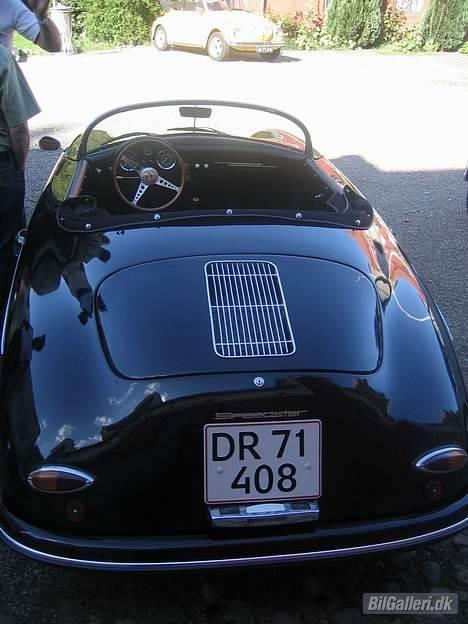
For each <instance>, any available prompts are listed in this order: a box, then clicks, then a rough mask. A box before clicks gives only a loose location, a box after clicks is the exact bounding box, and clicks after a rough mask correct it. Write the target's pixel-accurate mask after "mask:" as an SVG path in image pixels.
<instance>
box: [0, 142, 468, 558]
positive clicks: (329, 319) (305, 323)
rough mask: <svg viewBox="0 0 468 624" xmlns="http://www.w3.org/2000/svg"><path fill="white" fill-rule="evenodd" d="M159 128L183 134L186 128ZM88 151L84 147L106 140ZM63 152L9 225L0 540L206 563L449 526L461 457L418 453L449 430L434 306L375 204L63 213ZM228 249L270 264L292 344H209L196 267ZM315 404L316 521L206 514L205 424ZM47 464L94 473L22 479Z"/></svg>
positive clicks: (201, 276)
mask: <svg viewBox="0 0 468 624" xmlns="http://www.w3.org/2000/svg"><path fill="white" fill-rule="evenodd" d="M264 138H265V137H264ZM273 138H274V139H275V140H281V142H282V143H286V144H287V143H288V142H289V143H292V145H291V147H290V148H289V149H290V154H289V152H288V151H287V148H286V147H279V146H278V145H274V144H272V145H268V144H267V143H266V142H264V141H263V140H262V141H258V142H249V141H247V143H246V144H245V146H247V145H248V146H249V149H254V150H257V152H256V154H257V155H258V154H259V152H258V150H262V152H261V153H262V154H263V150H271V154H272V155H274V156H275V158H276V157H278V158H279V154H280V153H281V155H282V156H283V152H282V151H281V150H286V151H285V152H284V154H286V155H287V156H288V158H287V160H286V163H287V165H288V167H293V168H295V167H298V168H301V171H303V172H304V175H311V176H312V177H313V179H314V180H316V179H317V178H318V177H320V175H322V176H324V178H323V179H325V180H326V181H327V185H328V186H327V188H328V189H329V193H331V194H335V193H339V190H340V189H341V191H342V193H351V192H354V193H356V194H358V193H359V192H358V190H357V189H356V188H355V187H353V186H352V185H351V183H350V182H349V180H348V179H347V178H346V176H345V175H344V174H342V173H341V172H340V171H338V170H337V169H336V167H335V166H334V165H333V164H332V163H331V162H330V161H327V160H326V159H325V158H324V157H322V156H319V155H317V156H316V158H315V159H314V162H313V163H312V165H313V168H310V167H311V165H308V164H307V163H308V162H309V161H308V160H307V159H308V158H309V157H308V156H307V155H304V154H300V152H298V151H297V149H296V147H297V146H296V145H295V140H294V141H293V140H292V138H291V137H278V136H276V135H275V136H274V137H273ZM172 140H173V142H174V144H177V145H178V146H179V148H180V147H181V146H184V145H186V143H190V142H191V141H195V142H196V143H197V145H199V144H200V142H201V143H202V144H203V141H204V139H203V137H200V136H194V137H192V136H190V135H189V136H186V137H185V136H184V137H183V140H182V139H179V138H177V140H176V138H174V139H172ZM223 140H227V139H223ZM213 141H214V139H207V140H206V145H207V153H208V151H209V150H208V146H211V147H212V146H213ZM223 145H225V143H223ZM232 145H233V148H234V147H235V149H238V147H237V146H238V145H239V141H238V139H235V140H233V142H232ZM113 149H114V150H116V151H118V150H120V147H119V146H117V147H116V148H113ZM223 149H224V148H223ZM245 149H247V147H245ZM102 150H103V154H104V156H102V158H109V157H111V156H109V154H113V153H114V152H112V150H111V149H110V148H106V147H103V148H102ZM109 150H110V151H109ZM278 150H280V152H278ZM70 155H73V151H72V152H70V151H69V152H67V153H65V154H64V155H63V156H62V159H61V161H60V162H59V164H58V165H57V167H56V169H55V170H54V173H53V175H52V177H51V179H50V180H49V183H48V185H47V186H46V188H45V189H44V192H43V194H42V196H41V198H40V200H39V203H38V205H37V208H36V210H35V213H34V215H33V219H32V222H31V226H30V229H29V232H28V235H27V238H26V240H25V241H22V245H21V253H20V256H19V260H18V265H17V269H16V273H15V279H14V281H13V284H12V290H11V297H10V301H9V305H8V313H7V316H6V320H5V324H4V328H3V335H2V354H1V363H2V365H3V370H2V403H3V408H4V409H3V413H2V418H1V419H0V439H1V441H2V444H1V447H0V491H1V506H0V534H1V535H2V536H3V538H4V539H5V540H6V542H7V543H9V544H10V545H11V546H13V547H14V548H16V549H18V550H20V551H21V552H24V553H25V554H29V555H30V556H33V557H36V558H38V559H41V560H44V561H49V562H52V563H60V564H64V565H71V566H75V565H76V566H81V567H96V568H103V569H125V570H127V569H128V570H139V569H172V568H190V567H198V568H202V567H214V566H223V565H227V566H228V565H233V566H235V565H258V564H261V563H280V562H282V561H301V560H307V559H315V558H331V557H339V556H350V555H353V554H362V553H365V552H375V551H382V550H386V549H391V548H402V547H409V546H415V545H417V544H419V543H425V542H427V541H431V540H435V539H440V538H442V537H445V536H447V535H450V534H452V533H454V532H456V531H458V530H461V529H462V528H464V527H465V525H466V518H467V511H468V502H467V499H466V494H467V482H468V467H467V466H466V465H465V466H464V467H462V468H460V469H459V470H456V471H452V472H447V473H446V474H439V475H436V476H434V475H431V474H428V473H425V472H422V471H419V470H418V469H417V468H416V461H417V460H418V459H419V458H421V457H422V456H423V455H425V454H427V453H428V452H430V451H432V450H434V449H443V448H446V447H457V448H459V449H466V448H467V417H468V409H467V397H466V389H465V386H464V382H463V378H462V375H461V372H460V368H459V365H458V362H457V359H456V356H455V353H454V349H453V346H452V343H451V338H450V334H449V332H448V329H447V326H446V324H445V322H444V320H443V318H442V316H441V314H440V311H439V310H438V308H437V306H436V304H435V303H434V301H433V300H432V298H431V296H430V294H429V292H428V291H427V288H426V286H425V284H424V282H423V281H422V280H421V278H420V277H419V276H418V274H417V272H416V271H415V270H414V268H413V267H412V265H411V263H410V262H409V260H408V258H407V257H406V255H405V254H404V252H403V251H402V250H401V249H400V247H399V245H398V243H397V241H396V240H395V238H394V236H393V234H392V233H391V231H390V230H389V228H388V227H387V226H386V224H385V223H384V221H383V220H382V218H381V216H380V215H379V213H378V212H377V211H375V210H374V211H373V213H372V219H371V220H370V222H369V223H368V224H367V225H366V226H365V227H364V226H362V227H360V226H358V225H356V224H354V225H353V222H352V221H344V222H343V223H342V224H341V225H340V224H339V223H338V224H337V223H333V224H331V223H329V222H328V221H327V220H325V221H324V220H320V219H319V215H317V220H316V221H314V220H309V221H308V220H307V219H305V218H303V215H301V216H298V215H297V214H295V213H294V214H293V216H292V218H290V219H284V218H282V219H276V218H275V219H272V218H270V216H269V213H268V211H267V210H266V209H264V210H263V211H262V210H260V211H259V213H258V214H255V215H254V217H252V215H249V213H248V211H245V213H246V216H245V217H242V216H241V215H240V216H236V214H227V213H226V211H219V210H216V209H213V211H212V214H211V216H208V217H206V216H204V217H203V219H200V220H195V221H193V222H191V221H189V220H186V219H185V220H184V219H182V220H180V221H178V220H177V218H175V217H174V214H175V215H177V213H176V212H175V213H166V214H169V216H168V218H167V219H166V217H165V216H164V214H159V213H155V215H154V217H158V218H157V219H155V218H153V216H151V219H150V220H148V219H146V220H145V221H137V220H136V221H133V222H131V221H130V222H128V223H127V224H125V222H116V223H123V225H119V224H117V225H114V226H112V227H110V226H108V227H107V228H106V227H105V223H106V221H105V219H104V221H103V223H104V225H103V226H99V227H95V230H94V231H88V232H81V231H79V228H78V231H77V230H76V229H75V230H73V229H72V228H68V229H67V228H66V227H65V226H64V224H63V222H62V219H64V217H63V213H61V212H60V209H61V208H62V207H63V206H64V204H66V202H63V194H64V193H65V195H66V193H67V192H66V191H64V186H68V187H69V188H71V186H73V184H71V183H70V181H69V179H68V177H67V176H68V174H67V176H65V178H66V180H67V183H66V184H63V182H62V176H63V170H64V165H63V163H64V162H67V161H68V160H70ZM284 157H285V158H286V156H284ZM100 158H101V156H100V155H99V150H98V152H97V153H91V154H87V155H86V159H84V160H82V161H80V163H79V165H78V166H77V169H79V168H80V167H82V163H83V162H86V167H87V168H88V169H89V170H93V169H94V170H95V172H94V175H96V176H98V178H97V179H98V180H99V181H100V182H99V183H100V185H101V186H102V185H104V183H105V181H104V179H103V178H102V174H101V173H97V171H96V170H99V171H101V167H102V163H101V160H100ZM72 160H73V159H72ZM73 162H75V161H74V160H73ZM309 169H310V171H309ZM190 171H191V170H190ZM226 171H227V172H229V168H228V169H226ZM194 175H195V174H194ZM219 175H230V174H229V173H225V170H224V169H223V170H221V173H220V174H219ZM257 175H258V174H257V173H256V172H254V176H257ZM274 175H275V176H276V175H277V173H275V174H274ZM84 176H85V177H86V174H84ZM85 177H84V178H83V179H82V181H81V183H80V185H77V184H75V188H78V189H80V188H81V185H82V184H85ZM197 179H198V178H196V177H193V178H192V183H195V182H194V181H196V180H197ZM87 188H88V189H91V188H94V187H93V186H92V185H91V186H88V187H87ZM101 192H102V191H101ZM109 197H110V198H111V199H112V197H113V196H112V194H110V195H109ZM98 199H99V200H100V201H104V200H103V199H102V195H99V196H98ZM181 201H185V200H181ZM110 204H111V205H112V206H114V205H115V203H114V199H112V202H110ZM333 205H335V204H333ZM346 210H352V207H350V205H348V204H346ZM190 211H191V213H193V212H196V208H195V207H193V206H191V207H190ZM233 212H234V213H236V211H232V210H231V213H233ZM239 212H240V213H241V212H242V211H239ZM88 214H94V213H92V212H91V213H88V212H87V209H86V210H85V212H84V219H85V220H84V221H83V220H82V221H77V223H78V225H79V224H80V223H85V224H86V223H87V221H86V219H88V218H89V219H90V228H92V227H93V225H92V224H91V222H92V221H93V219H94V217H92V218H91V217H88V216H87V215H88ZM61 215H62V216H61ZM171 215H172V217H173V220H171ZM117 216H118V215H117ZM117 216H116V218H117ZM124 216H125V215H124ZM247 217H248V218H247ZM109 218H110V216H109ZM348 223H351V225H348ZM77 227H78V226H77ZM80 227H81V225H80ZM246 259H247V260H251V261H255V262H267V263H271V264H273V265H274V266H275V267H277V269H278V272H279V275H280V277H281V285H282V289H283V292H284V297H285V302H286V305H287V308H288V312H289V318H290V323H291V328H292V332H293V334H294V339H295V351H294V353H291V354H289V355H287V356H284V357H277V358H273V357H267V358H261V357H257V358H255V357H246V358H239V359H237V360H234V359H224V358H221V357H219V356H218V355H217V354H216V352H215V350H214V348H213V343H212V335H211V333H210V310H209V301H208V295H207V290H206V269H205V267H206V266H207V264H209V263H210V262H213V261H216V262H225V261H227V262H235V261H242V260H246ZM333 354H335V357H333ZM259 379H260V382H258V380H259ZM316 420H319V421H320V423H321V430H322V447H321V455H322V465H321V468H322V494H321V497H320V498H319V500H318V505H319V508H320V515H319V518H318V520H317V521H315V522H313V523H307V524H306V525H302V526H301V525H298V526H297V527H295V528H294V529H292V528H288V527H285V526H278V527H268V528H267V529H266V531H265V533H262V532H261V530H260V529H259V528H255V529H251V528H249V527H248V528H245V529H239V528H237V529H232V530H225V529H217V528H216V527H214V526H213V525H212V523H211V521H210V515H209V513H208V507H207V505H206V503H205V499H204V489H203V488H204V452H203V431H204V427H205V426H206V425H210V424H217V425H222V423H236V424H245V425H246V426H248V425H249V423H256V422H262V421H263V422H268V423H275V424H278V426H281V427H285V426H287V423H288V421H294V422H297V421H299V422H301V421H316ZM47 465H54V466H63V467H67V466H68V467H73V468H76V469H79V470H81V471H84V472H85V473H86V474H89V475H92V477H93V479H94V482H93V484H92V485H90V486H89V487H87V488H86V489H84V490H83V491H81V492H78V493H76V492H74V493H68V494H66V493H63V494H58V495H57V494H56V493H53V494H51V493H44V492H39V491H37V490H36V489H34V488H32V487H31V486H30V485H29V483H28V475H29V474H30V473H31V471H33V470H36V469H37V468H39V467H41V466H47Z"/></svg>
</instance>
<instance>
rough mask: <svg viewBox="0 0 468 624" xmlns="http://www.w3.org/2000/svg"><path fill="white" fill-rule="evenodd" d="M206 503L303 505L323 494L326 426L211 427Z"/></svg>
mask: <svg viewBox="0 0 468 624" xmlns="http://www.w3.org/2000/svg"><path fill="white" fill-rule="evenodd" d="M204 434H205V435H204V439H205V441H204V445H205V502H206V503H207V504H213V503H217V504H220V503H242V502H249V501H272V500H274V501H279V500H303V499H310V498H318V497H319V496H320V494H321V422H320V421H319V420H307V421H288V422H269V423H265V422H255V423H249V424H241V425H238V424H234V423H232V424H231V423H226V424H223V425H206V426H205V429H204Z"/></svg>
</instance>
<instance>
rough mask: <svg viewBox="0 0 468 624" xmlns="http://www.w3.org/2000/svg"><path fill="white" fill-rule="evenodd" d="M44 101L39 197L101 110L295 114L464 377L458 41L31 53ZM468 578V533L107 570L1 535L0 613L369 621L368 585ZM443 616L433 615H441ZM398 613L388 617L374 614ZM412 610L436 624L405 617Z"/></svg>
mask: <svg viewBox="0 0 468 624" xmlns="http://www.w3.org/2000/svg"><path fill="white" fill-rule="evenodd" d="M23 69H24V72H25V74H26V76H27V78H28V80H29V81H30V83H31V85H32V87H33V89H34V92H35V94H36V96H37V99H38V100H39V102H40V104H41V106H42V109H43V113H41V115H39V116H38V117H36V118H35V119H34V120H33V122H32V124H31V128H32V132H33V145H32V152H31V158H30V161H29V167H28V198H27V205H28V208H29V209H31V207H32V206H33V205H34V202H35V200H36V198H37V196H38V193H39V192H40V189H41V187H42V185H43V184H44V181H45V180H46V178H47V176H48V174H49V173H50V170H51V167H52V165H53V162H54V160H55V158H56V156H54V155H51V154H47V153H43V152H40V151H39V150H38V149H37V140H38V138H39V137H40V136H41V135H43V134H53V135H55V136H57V137H58V138H59V139H60V140H62V142H63V143H64V144H66V143H67V142H69V141H70V140H71V139H72V138H73V136H74V135H76V134H77V133H78V132H79V131H80V130H81V129H82V128H83V126H84V125H85V124H86V123H88V122H89V121H90V120H91V119H92V118H93V117H95V116H97V115H98V114H100V113H101V112H103V110H105V109H108V108H112V107H115V106H118V105H121V104H127V103H131V102H137V101H148V100H161V99H172V98H178V97H180V98H216V99H231V100H240V101H247V102H255V103H261V104H267V105H271V106H275V107H277V108H282V109H284V110H285V111H288V112H289V113H292V114H294V115H297V116H298V117H299V118H301V119H302V120H303V121H304V122H305V123H306V125H307V126H308V127H309V129H310V131H311V134H312V139H313V141H314V143H315V145H316V146H317V147H318V148H319V149H320V151H322V152H323V153H325V154H326V155H327V156H329V157H331V158H332V159H333V160H334V162H335V163H336V164H337V165H338V166H339V167H340V168H341V169H342V170H343V171H344V173H345V174H346V175H348V177H350V178H351V179H352V180H353V182H355V183H356V184H357V186H358V187H359V188H360V189H361V190H362V191H363V192H364V194H365V195H366V196H367V197H368V199H369V200H370V201H371V203H372V204H373V205H374V206H375V207H376V208H377V210H378V211H379V212H380V213H381V214H382V215H383V217H384V218H385V220H386V221H387V223H388V224H389V225H390V227H391V228H392V229H393V231H394V232H395V234H396V235H397V238H398V240H399V241H400V243H401V245H402V246H403V248H404V249H405V250H406V251H407V253H408V254H409V256H410V257H411V259H412V260H413V262H414V264H415V266H416V268H417V270H418V271H419V272H420V273H421V275H422V276H423V277H424V279H425V280H426V282H427V283H428V285H429V287H430V289H431V291H432V293H433V295H434V297H435V299H436V301H437V302H438V304H439V306H440V308H441V310H442V311H443V313H444V315H445V317H446V319H447V322H448V324H449V326H450V328H451V331H452V333H453V338H454V342H455V347H456V350H457V353H458V355H459V358H460V361H461V364H462V367H463V371H464V374H465V379H467V380H468V285H467V279H466V277H467V276H468V254H467V233H468V215H467V213H466V211H465V203H464V202H465V192H466V191H465V183H464V181H463V170H464V167H465V163H466V159H467V158H468V133H467V124H466V111H467V110H468V57H467V56H462V55H460V54H457V53H454V54H449V53H444V54H437V55H435V54H434V55H431V54H427V55H426V54H424V55H422V54H421V55H408V56H396V55H395V56H387V55H382V54H378V53H375V52H367V51H355V52H311V53H305V52H303V53H296V52H294V53H293V52H286V53H285V54H284V56H283V57H282V58H281V59H280V61H279V62H277V63H272V64H269V63H262V62H258V61H256V60H255V59H250V58H247V57H243V58H240V59H235V60H230V61H229V62H226V63H215V62H213V61H211V60H210V59H209V58H207V57H206V56H204V55H203V54H200V53H191V52H182V51H170V52H166V53H156V52H155V51H154V50H153V49H151V48H136V49H131V50H126V51H122V52H115V53H105V54H102V53H101V54H88V55H80V56H69V57H67V56H64V55H57V56H54V57H47V56H44V57H42V56H41V57H34V58H30V59H29V60H28V62H27V63H26V64H24V65H23ZM435 588H448V589H451V590H452V591H459V592H461V594H460V600H461V602H460V608H461V610H460V615H459V616H458V618H457V617H451V619H450V621H451V622H454V623H455V622H462V621H466V617H468V533H466V534H462V535H461V536H459V537H458V538H455V539H454V540H446V541H444V542H442V543H441V544H439V545H436V546H433V547H430V548H425V549H419V550H418V551H417V552H411V553H407V554H403V555H398V556H393V557H391V556H384V557H374V558H372V559H362V560H358V561H352V562H341V563H340V562H337V563H327V564H314V565H313V566H312V565H309V566H301V567H298V568H297V567H296V568H292V569H289V568H288V569H285V568H279V569H273V570H268V571H262V572H261V573H259V572H254V571H248V572H239V571H237V572H222V573H216V574H209V575H202V574H189V575H188V574H182V575H179V576H176V575H154V574H151V575H144V576H142V575H138V576H124V575H115V574H114V575H106V574H103V573H92V572H86V571H73V570H60V569H58V568H50V567H47V566H45V565H42V564H38V563H34V562H30V561H29V560H26V559H24V558H23V557H21V556H18V555H16V554H14V553H12V552H11V551H10V550H8V549H6V548H5V547H3V546H0V624H7V623H10V624H13V623H16V624H22V623H26V622H27V623H28V624H31V623H32V624H36V623H37V624H41V623H43V622H44V624H45V623H47V624H52V623H55V622H57V623H58V624H71V623H74V624H75V623H76V624H135V623H136V624H146V623H150V622H154V623H156V622H157V623H158V624H179V623H182V622H184V623H186V622H187V623H188V622H193V623H194V624H195V623H199V622H200V623H205V622H207V623H214V624H215V623H216V624H217V623H218V622H219V623H229V622H232V623H235V624H237V623H238V624H254V623H262V624H263V623H265V624H269V623H270V622H271V623H272V624H298V623H299V624H300V623H309V624H318V623H325V622H328V621H331V622H333V623H334V624H357V623H358V622H360V621H361V616H360V608H361V594H362V592H363V591H399V590H400V591H430V590H434V589H435ZM437 618H438V616H431V622H436V621H437V622H439V621H440V622H442V621H445V620H441V619H437ZM374 620H375V622H376V624H389V623H390V622H392V623H394V624H396V622H397V621H400V622H401V621H402V620H401V619H400V620H396V619H395V618H386V617H384V616H376V617H375V618H367V619H366V620H365V621H366V622H371V623H372V622H373V621H374ZM405 621H407V622H410V621H411V622H412V623H413V622H414V623H417V624H419V622H421V623H423V622H424V623H426V622H427V621H428V619H427V617H423V618H420V619H418V618H417V617H414V616H411V617H409V616H405Z"/></svg>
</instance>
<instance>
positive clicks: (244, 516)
mask: <svg viewBox="0 0 468 624" xmlns="http://www.w3.org/2000/svg"><path fill="white" fill-rule="evenodd" d="M298 503H301V501H297V502H296V503H294V504H292V503H288V502H284V503H281V502H278V503H267V504H255V503H251V504H246V505H236V504H227V505H220V506H213V507H210V508H209V513H210V518H211V523H212V525H213V527H215V528H216V527H219V528H221V527H245V526H271V525H278V524H298V523H300V522H315V521H317V520H318V519H319V514H320V511H319V506H318V503H317V501H303V502H302V503H301V504H302V506H303V509H297V508H296V509H294V507H295V506H296V507H297V506H298ZM236 507H237V509H236V510H235V508H236ZM229 510H232V511H229Z"/></svg>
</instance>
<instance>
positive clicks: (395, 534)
mask: <svg viewBox="0 0 468 624" xmlns="http://www.w3.org/2000/svg"><path fill="white" fill-rule="evenodd" d="M467 527H468V495H467V496H464V497H463V498H462V499H460V500H458V501H456V502H455V503H452V504H451V505H449V506H447V507H444V508H441V509H438V510H436V511H433V512H430V513H424V514H419V515H416V516H414V515H413V516H407V517H404V518H392V519H388V520H385V519H384V520H379V521H375V522H369V523H353V524H346V525H335V526H327V527H320V526H319V525H317V528H316V529H315V530H312V531H308V532H304V531H303V532H294V533H291V532H289V533H288V534H283V535H278V534H277V533H276V534H268V533H267V532H263V533H262V532H260V533H259V532H258V530H257V532H256V533H252V532H250V533H247V532H246V533H243V534H241V537H239V536H238V535H239V533H238V534H237V536H236V537H232V536H229V537H227V536H226V534H225V533H222V532H221V531H220V532H219V533H216V534H213V535H202V536H200V535H184V536H162V537H138V538H137V537H122V538H118V537H112V538H108V537H82V536H76V537H73V536H72V535H59V534H53V533H50V532H47V531H44V530H43V529H38V528H35V527H33V526H31V525H29V524H27V523H25V522H23V521H22V520H20V519H19V518H17V517H15V516H13V515H12V514H11V513H10V512H9V511H8V510H7V509H5V507H3V506H0V537H1V538H2V539H3V540H4V542H5V543H6V544H7V545H9V546H10V547H11V548H13V549H14V550H16V551H18V552H20V553H21V554H23V555H26V556H28V557H32V558H33V559H37V560H39V561H43V562H45V563H50V564H57V565H62V566H67V567H78V568H92V569H103V570H120V571H145V570H148V571H149V570H184V569H202V568H217V567H241V566H257V565H258V566H259V565H268V564H270V565H272V564H288V563H296V562H303V561H309V560H313V559H334V558H340V557H350V556H356V555H365V554H370V553H376V552H383V551H389V550H397V549H404V548H415V547H417V546H419V545H422V544H426V543H428V542H432V541H437V540H440V539H444V538H446V537H449V536H450V535H453V534H454V533H457V532H458V531H461V530H463V529H464V528H467ZM290 531H291V530H290Z"/></svg>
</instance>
